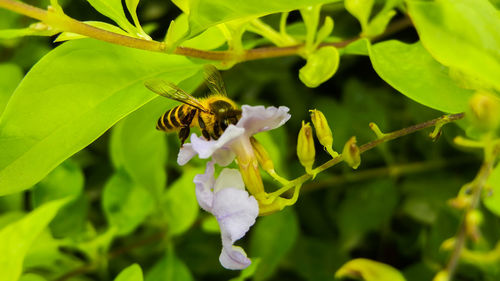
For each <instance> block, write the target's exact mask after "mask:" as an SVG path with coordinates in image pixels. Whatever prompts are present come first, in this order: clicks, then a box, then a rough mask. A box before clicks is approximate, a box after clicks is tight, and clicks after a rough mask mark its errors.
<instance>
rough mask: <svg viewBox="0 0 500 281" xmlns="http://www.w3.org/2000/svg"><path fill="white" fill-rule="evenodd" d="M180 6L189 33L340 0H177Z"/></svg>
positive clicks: (193, 33) (192, 33) (194, 33)
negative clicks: (186, 21)
mask: <svg viewBox="0 0 500 281" xmlns="http://www.w3.org/2000/svg"><path fill="white" fill-rule="evenodd" d="M177 2H178V3H177V4H178V5H179V6H180V8H182V9H183V10H184V12H185V13H186V14H188V15H189V26H190V33H189V34H190V35H196V34H198V33H200V32H201V31H203V30H205V29H207V28H209V27H211V26H213V25H216V24H219V23H223V22H227V21H230V20H235V19H243V18H250V17H262V16H265V15H268V14H273V13H279V12H287V11H291V10H297V9H300V8H304V7H307V6H314V5H318V4H325V3H333V2H340V0H295V1H289V0H274V1H263V0H259V1H245V0H236V1H234V0H214V1H200V0H195V1H177Z"/></svg>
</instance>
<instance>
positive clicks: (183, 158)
mask: <svg viewBox="0 0 500 281" xmlns="http://www.w3.org/2000/svg"><path fill="white" fill-rule="evenodd" d="M288 110H289V109H288V108H287V107H284V106H281V107H279V108H276V107H267V108H265V107H264V106H247V105H244V106H242V116H241V118H240V120H239V121H238V123H237V124H236V125H229V126H228V128H227V129H226V130H225V131H224V133H223V134H222V136H221V137H220V138H219V139H218V140H208V141H207V140H205V139H204V138H202V137H198V136H196V135H195V134H193V135H192V136H191V143H186V144H184V146H183V147H182V148H181V150H180V151H179V155H178V158H177V162H178V163H179V165H184V164H186V163H187V162H188V161H189V160H190V159H192V158H193V157H194V156H195V155H198V157H199V158H202V159H207V158H210V157H211V158H212V160H211V161H209V162H208V163H207V166H206V170H205V173H204V174H200V175H197V176H196V177H195V178H194V182H195V184H196V197H197V199H198V203H199V205H200V207H201V208H202V209H204V210H205V211H207V212H210V213H212V214H213V215H214V216H215V217H216V219H217V221H218V223H219V227H220V229H221V236H222V253H221V255H220V258H219V260H220V262H221V264H222V266H224V267H225V268H228V269H243V268H246V267H247V266H249V265H250V263H251V261H250V259H249V258H248V257H247V255H246V253H245V251H244V250H243V249H242V248H241V247H237V246H234V245H233V244H234V243H235V241H237V240H239V239H240V238H242V237H243V236H244V235H245V233H246V232H247V231H248V230H249V228H250V227H251V226H252V225H253V224H254V223H255V219H256V218H257V216H258V215H259V213H262V210H261V209H259V204H260V203H261V201H260V200H262V199H263V198H264V197H265V196H266V195H267V193H265V191H264V187H263V184H262V179H261V178H260V172H259V170H258V161H257V158H256V155H255V153H254V150H253V148H252V143H251V137H252V136H253V135H254V134H257V133H259V132H263V131H267V130H272V129H275V128H278V127H280V126H281V125H283V124H284V123H285V122H286V121H288V119H290V114H288ZM235 158H236V159H237V162H238V165H239V167H240V170H239V171H238V170H236V169H227V168H225V169H223V170H222V171H221V173H220V174H219V176H218V178H217V179H216V178H215V175H214V171H215V163H217V164H218V165H220V166H227V165H228V164H230V163H231V162H232V161H233V160H234V159H235ZM240 172H241V173H240ZM245 187H246V190H245ZM247 190H248V191H249V192H250V194H251V195H250V194H249V193H248V192H247Z"/></svg>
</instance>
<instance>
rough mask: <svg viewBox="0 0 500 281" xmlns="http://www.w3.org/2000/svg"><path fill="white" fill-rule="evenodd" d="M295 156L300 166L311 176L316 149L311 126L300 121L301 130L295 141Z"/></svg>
mask: <svg viewBox="0 0 500 281" xmlns="http://www.w3.org/2000/svg"><path fill="white" fill-rule="evenodd" d="M297 156H298V157H299V160H300V164H302V166H304V168H306V172H307V173H308V174H312V166H313V164H314V158H315V157H316V149H315V148H314V139H313V133H312V128H311V124H309V122H308V123H305V122H304V121H302V128H301V129H300V132H299V137H298V139H297Z"/></svg>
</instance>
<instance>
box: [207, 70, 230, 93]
mask: <svg viewBox="0 0 500 281" xmlns="http://www.w3.org/2000/svg"><path fill="white" fill-rule="evenodd" d="M204 69H205V82H206V84H207V86H208V88H209V89H210V91H211V92H212V93H214V94H220V95H223V96H227V93H226V88H225V87H224V81H223V80H222V76H221V75H220V72H219V71H218V70H217V68H215V66H213V65H211V64H207V65H205V67H204Z"/></svg>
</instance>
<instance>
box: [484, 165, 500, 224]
mask: <svg viewBox="0 0 500 281" xmlns="http://www.w3.org/2000/svg"><path fill="white" fill-rule="evenodd" d="M486 186H490V187H491V188H492V190H491V194H488V195H487V196H485V198H483V202H484V205H485V206H486V208H488V210H490V211H491V212H492V213H493V214H495V215H497V216H499V217H500V165H497V166H496V167H495V168H494V169H493V171H492V172H491V174H490V177H489V178H488V182H487V184H486Z"/></svg>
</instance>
